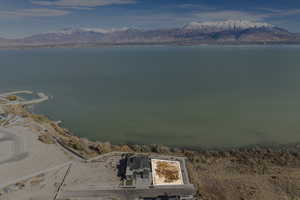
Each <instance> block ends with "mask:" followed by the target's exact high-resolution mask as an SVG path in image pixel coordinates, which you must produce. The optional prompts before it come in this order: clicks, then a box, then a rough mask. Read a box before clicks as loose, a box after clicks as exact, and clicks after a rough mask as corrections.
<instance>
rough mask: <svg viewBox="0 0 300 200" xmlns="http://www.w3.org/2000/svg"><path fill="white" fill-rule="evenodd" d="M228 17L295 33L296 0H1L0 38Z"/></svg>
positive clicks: (299, 28) (299, 24)
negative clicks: (66, 30) (261, 23)
mask: <svg viewBox="0 0 300 200" xmlns="http://www.w3.org/2000/svg"><path fill="white" fill-rule="evenodd" d="M228 19H233V20H251V21H260V22H261V21H263V22H268V23H272V24H274V25H277V26H280V27H284V28H287V29H289V30H291V31H294V32H300V0H0V27H1V29H0V37H9V38H14V37H23V36H27V35H31V34H34V33H38V32H47V31H53V30H59V29H62V28H66V27H87V28H122V27H132V28H143V29H154V28H170V27H179V26H183V25H184V24H186V23H188V22H191V21H219V20H228Z"/></svg>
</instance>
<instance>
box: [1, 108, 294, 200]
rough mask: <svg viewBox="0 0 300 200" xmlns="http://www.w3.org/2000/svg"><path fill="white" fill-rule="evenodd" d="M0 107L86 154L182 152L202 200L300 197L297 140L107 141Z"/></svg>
mask: <svg viewBox="0 0 300 200" xmlns="http://www.w3.org/2000/svg"><path fill="white" fill-rule="evenodd" d="M5 110H6V111H7V112H9V113H11V114H15V115H18V116H22V117H23V118H27V119H28V120H33V121H35V122H38V123H39V124H42V125H43V127H45V128H46V130H47V131H46V132H45V134H43V135H42V136H41V137H40V140H41V141H43V142H44V143H51V142H54V141H53V138H56V140H58V141H59V142H60V143H61V144H63V145H65V146H66V147H68V148H70V149H72V150H73V151H75V152H77V153H78V154H79V155H81V156H82V157H85V158H91V157H94V156H97V155H100V154H103V153H108V152H111V151H124V152H140V153H158V154H167V155H177V156H186V157H187V159H188V162H187V167H188V171H189V174H190V179H191V182H192V183H193V184H195V186H196V188H197V195H196V196H197V198H198V199H203V200H252V199H253V200H300V145H299V144H298V145H297V144H295V145H288V146H281V147H276V148H275V147H274V148H269V147H259V146H254V147H249V148H235V149H228V150H198V151H191V150H187V149H180V148H169V147H166V146H163V145H155V144H153V145H112V144H110V143H109V142H99V141H96V142H95V141H89V140H87V139H83V138H80V137H77V136H74V135H73V134H72V133H71V132H70V131H68V130H67V129H65V128H62V127H60V126H59V125H57V124H56V123H54V122H53V121H51V120H49V119H48V118H46V117H44V116H40V115H34V114H32V113H30V112H28V111H27V110H26V109H25V108H23V107H22V106H10V107H7V108H5Z"/></svg>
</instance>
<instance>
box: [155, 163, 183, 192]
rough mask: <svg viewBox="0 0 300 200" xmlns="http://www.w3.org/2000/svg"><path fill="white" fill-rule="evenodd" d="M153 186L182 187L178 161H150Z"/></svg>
mask: <svg viewBox="0 0 300 200" xmlns="http://www.w3.org/2000/svg"><path fill="white" fill-rule="evenodd" d="M151 165H152V178H153V185H154V186H160V185H183V184H184V183H183V178H182V173H181V167H180V162H179V161H171V160H160V159H151Z"/></svg>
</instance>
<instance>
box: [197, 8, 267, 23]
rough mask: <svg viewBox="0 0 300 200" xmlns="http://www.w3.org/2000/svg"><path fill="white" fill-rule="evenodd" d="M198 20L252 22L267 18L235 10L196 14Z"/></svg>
mask: <svg viewBox="0 0 300 200" xmlns="http://www.w3.org/2000/svg"><path fill="white" fill-rule="evenodd" d="M195 17H196V18H197V19H200V20H203V21H219V20H250V21H261V20H263V19H264V18H266V17H267V16H266V15H265V14H257V13H250V12H243V11H235V10H225V11H208V12H200V13H197V14H195Z"/></svg>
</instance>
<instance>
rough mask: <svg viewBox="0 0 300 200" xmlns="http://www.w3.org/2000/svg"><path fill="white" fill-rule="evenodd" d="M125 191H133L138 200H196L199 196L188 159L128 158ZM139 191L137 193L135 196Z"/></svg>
mask: <svg viewBox="0 0 300 200" xmlns="http://www.w3.org/2000/svg"><path fill="white" fill-rule="evenodd" d="M123 163H124V164H125V166H124V170H123V173H124V175H123V176H122V177H123V184H122V186H121V187H123V188H131V189H132V192H133V194H136V198H135V199H138V200H192V199H193V194H194V192H195V188H194V186H193V185H192V184H191V183H190V181H189V177H188V173H187V170H186V166H185V158H183V157H172V156H147V155H143V154H127V155H126V156H125V158H124V161H123ZM134 191H136V192H134Z"/></svg>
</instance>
